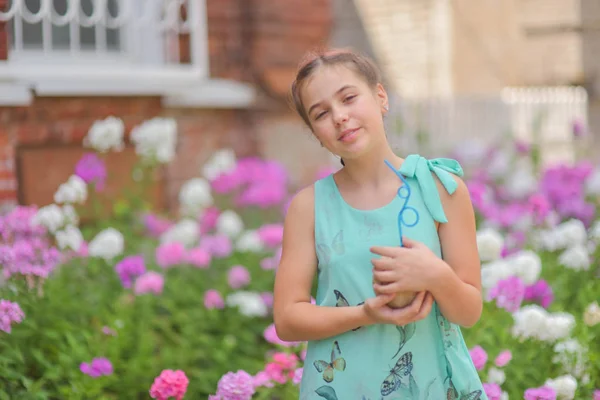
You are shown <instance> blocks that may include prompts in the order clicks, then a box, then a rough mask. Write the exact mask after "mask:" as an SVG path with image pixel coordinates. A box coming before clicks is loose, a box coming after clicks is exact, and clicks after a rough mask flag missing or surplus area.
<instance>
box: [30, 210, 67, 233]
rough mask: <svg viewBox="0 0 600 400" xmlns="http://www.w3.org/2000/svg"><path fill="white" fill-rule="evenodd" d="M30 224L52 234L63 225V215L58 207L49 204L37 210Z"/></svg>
mask: <svg viewBox="0 0 600 400" xmlns="http://www.w3.org/2000/svg"><path fill="white" fill-rule="evenodd" d="M31 223H32V224H33V225H41V226H44V227H45V228H46V229H48V231H50V232H51V233H54V232H56V231H57V230H59V229H60V228H61V227H62V226H63V225H64V223H65V215H64V214H63V210H62V209H61V208H60V207H59V206H57V205H56V204H50V205H47V206H45V207H42V208H40V209H39V210H37V212H36V214H35V216H34V217H33V218H32V219H31Z"/></svg>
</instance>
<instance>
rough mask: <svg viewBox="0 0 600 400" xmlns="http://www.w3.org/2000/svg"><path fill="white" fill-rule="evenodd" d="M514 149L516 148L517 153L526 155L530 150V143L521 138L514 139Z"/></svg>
mask: <svg viewBox="0 0 600 400" xmlns="http://www.w3.org/2000/svg"><path fill="white" fill-rule="evenodd" d="M515 149H516V150H517V153H519V154H523V155H526V154H529V152H530V151H531V145H530V144H529V143H527V142H524V141H522V140H515Z"/></svg>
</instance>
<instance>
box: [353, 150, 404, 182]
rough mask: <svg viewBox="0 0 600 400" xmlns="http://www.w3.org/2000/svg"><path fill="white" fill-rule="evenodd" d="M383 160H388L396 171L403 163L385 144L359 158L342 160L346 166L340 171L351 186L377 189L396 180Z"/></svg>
mask: <svg viewBox="0 0 600 400" xmlns="http://www.w3.org/2000/svg"><path fill="white" fill-rule="evenodd" d="M384 160H388V161H389V162H390V163H391V164H392V165H393V166H394V167H396V169H398V168H400V166H401V165H402V162H403V161H404V160H403V159H402V158H400V157H398V156H397V155H396V154H394V152H393V151H392V149H391V147H390V146H389V144H387V143H386V145H385V146H382V147H381V148H380V149H377V150H375V151H371V152H370V153H368V154H364V155H363V156H361V157H359V158H356V159H351V160H344V163H345V164H346V165H345V167H344V168H343V170H342V174H343V175H344V180H346V181H347V183H349V184H351V185H352V186H354V185H356V186H363V185H368V186H373V187H379V186H381V185H383V184H384V183H385V182H387V181H389V179H390V178H391V179H397V178H396V177H395V176H394V174H393V173H392V171H390V168H389V167H388V166H387V165H385V162H384Z"/></svg>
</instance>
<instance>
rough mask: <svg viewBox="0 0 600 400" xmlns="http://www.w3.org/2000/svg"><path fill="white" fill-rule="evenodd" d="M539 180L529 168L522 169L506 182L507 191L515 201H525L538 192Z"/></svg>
mask: <svg viewBox="0 0 600 400" xmlns="http://www.w3.org/2000/svg"><path fill="white" fill-rule="evenodd" d="M537 186H538V183H537V179H536V178H535V176H534V175H533V173H532V172H531V170H529V169H527V168H520V169H519V170H518V171H514V172H513V173H512V174H511V179H509V180H508V181H507V182H506V191H507V192H508V194H509V195H510V196H511V197H512V198H514V199H524V198H525V197H527V196H529V195H530V194H533V193H534V192H535V191H536V190H537Z"/></svg>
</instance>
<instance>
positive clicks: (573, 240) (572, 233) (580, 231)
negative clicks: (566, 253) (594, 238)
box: [557, 218, 587, 247]
mask: <svg viewBox="0 0 600 400" xmlns="http://www.w3.org/2000/svg"><path fill="white" fill-rule="evenodd" d="M557 230H558V232H559V233H558V234H559V235H560V236H562V237H563V238H564V247H569V246H575V245H578V244H584V243H585V242H586V241H587V232H586V230H585V224H584V223H583V222H582V221H580V220H578V219H574V218H573V219H570V220H568V221H565V222H563V223H562V224H560V225H559V226H558V227H557Z"/></svg>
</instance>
